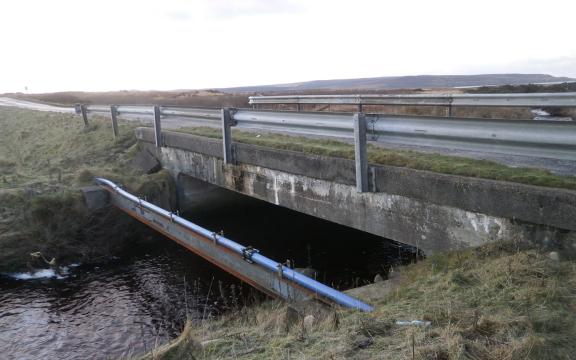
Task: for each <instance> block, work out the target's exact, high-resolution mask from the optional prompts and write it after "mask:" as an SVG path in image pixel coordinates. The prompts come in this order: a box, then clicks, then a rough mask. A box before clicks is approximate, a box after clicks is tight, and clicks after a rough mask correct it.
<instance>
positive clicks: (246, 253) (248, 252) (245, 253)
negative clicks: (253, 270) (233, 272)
mask: <svg viewBox="0 0 576 360" xmlns="http://www.w3.org/2000/svg"><path fill="white" fill-rule="evenodd" d="M259 252H260V251H259V250H257V249H254V248H253V247H252V246H246V247H245V248H244V249H242V259H244V261H246V262H247V263H250V264H253V263H254V261H252V255H254V254H256V253H259Z"/></svg>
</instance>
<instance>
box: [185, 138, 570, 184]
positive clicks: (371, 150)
mask: <svg viewBox="0 0 576 360" xmlns="http://www.w3.org/2000/svg"><path fill="white" fill-rule="evenodd" d="M178 131H182V132H186V133H190V134H194V135H200V136H205V137H210V138H221V137H222V134H221V131H220V130H219V129H213V128H207V127H197V128H186V129H179V130H178ZM233 137H234V141H236V142H239V143H245V144H253V145H259V146H265V147H271V148H275V149H284V150H290V151H299V152H305V153H308V154H315V155H323V156H332V157H339V158H346V159H354V146H353V145H351V144H347V143H344V142H341V141H336V140H319V139H310V138H306V137H298V136H287V135H281V134H269V133H265V134H258V133H251V132H242V131H237V130H234V135H233ZM368 159H369V161H370V163H373V164H381V165H390V166H398V167H407V168H411V169H417V170H427V171H433V172H437V173H442V174H452V175H459V176H468V177H476V178H483V179H491V180H500V181H511V182H517V183H522V184H528V185H537V186H546V187H557V188H565V189H572V190H576V177H573V176H559V175H555V174H553V173H551V172H549V171H547V170H540V169H534V168H513V167H509V166H506V165H501V164H497V163H495V162H491V161H486V160H474V159H467V158H463V157H457V156H444V155H437V154H427V153H420V152H415V151H404V150H389V149H384V148H380V147H376V146H372V145H369V146H368Z"/></svg>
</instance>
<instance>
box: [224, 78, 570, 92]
mask: <svg viewBox="0 0 576 360" xmlns="http://www.w3.org/2000/svg"><path fill="white" fill-rule="evenodd" d="M565 81H576V79H572V78H568V77H556V76H552V75H547V74H484V75H418V76H387V77H374V78H361V79H337V80H314V81H306V82H301V83H291V84H277V85H262V86H242V87H235V88H225V89H219V90H220V91H224V92H287V91H289V92H294V91H310V90H326V91H331V90H346V89H358V90H389V89H406V88H409V89H417V88H425V89H429V88H452V87H472V86H490V85H494V86H498V85H522V84H534V83H554V82H565Z"/></svg>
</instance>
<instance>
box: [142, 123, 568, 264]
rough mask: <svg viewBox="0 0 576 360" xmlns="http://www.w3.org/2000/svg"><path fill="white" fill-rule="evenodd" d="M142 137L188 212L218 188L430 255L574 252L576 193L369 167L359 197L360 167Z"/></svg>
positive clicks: (145, 131) (165, 134)
mask: <svg viewBox="0 0 576 360" xmlns="http://www.w3.org/2000/svg"><path fill="white" fill-rule="evenodd" d="M136 137H137V139H138V144H139V148H140V151H141V152H140V154H139V158H140V160H141V161H144V162H147V163H148V166H151V165H150V164H156V165H160V166H162V167H163V168H165V169H167V170H168V171H169V172H170V173H171V174H172V175H173V177H174V178H175V179H176V181H177V185H178V193H179V194H178V198H179V207H180V209H181V211H182V210H186V208H188V207H189V206H191V205H192V204H193V203H195V202H197V201H199V199H206V198H209V196H210V195H209V194H210V189H214V188H215V187H221V188H225V189H229V190H233V191H236V192H239V193H241V194H244V195H247V196H251V197H254V198H257V199H261V200H264V201H267V202H270V203H273V204H276V205H279V206H283V207H286V208H289V209H292V210H295V211H299V212H302V213H305V214H308V215H310V216H315V217H318V218H322V219H325V220H329V221H332V222H335V223H338V224H341V225H345V226H349V227H352V228H355V229H358V230H362V231H366V232H369V233H372V234H376V235H379V236H382V237H385V238H389V239H393V240H396V241H399V242H402V243H405V244H409V245H412V246H415V247H417V248H419V249H421V250H423V251H424V252H425V253H428V254H430V253H433V252H439V251H446V250H451V249H460V248H465V247H469V246H477V245H481V244H483V243H486V242H489V241H500V240H510V239H517V240H528V241H532V242H537V243H539V244H541V245H543V246H545V247H554V248H560V249H562V250H564V251H567V252H570V253H574V252H576V192H574V191H570V190H562V189H551V188H541V187H536V186H529V185H522V184H517V183H509V182H499V181H492V180H484V179H476V178H468V177H458V176H452V175H445V174H438V173H432V172H427V171H420V170H413V169H407V168H397V167H391V166H382V165H372V164H370V165H369V166H368V183H369V184H368V187H369V189H370V192H358V191H357V186H356V184H357V183H356V177H355V162H354V161H353V160H346V159H340V158H329V157H323V156H315V155H309V154H304V153H299V152H292V151H282V150H275V149H270V148H264V147H259V146H254V145H247V144H240V143H233V144H232V149H231V151H232V153H233V154H234V162H233V163H229V161H224V159H223V150H222V149H223V147H222V141H221V140H218V139H210V138H205V137H200V136H195V135H190V134H185V133H178V132H171V131H162V142H161V146H157V144H158V138H157V134H155V131H154V129H151V128H138V129H137V130H136ZM263 221H265V219H263ZM295 226H297V224H295Z"/></svg>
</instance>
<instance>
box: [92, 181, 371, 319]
mask: <svg viewBox="0 0 576 360" xmlns="http://www.w3.org/2000/svg"><path fill="white" fill-rule="evenodd" d="M95 180H96V182H97V183H98V184H99V185H100V186H104V187H108V188H110V189H112V190H113V191H114V192H115V193H116V194H117V195H120V196H122V197H124V198H126V199H128V200H130V201H132V202H134V203H137V204H139V205H140V206H142V207H144V208H146V209H148V210H150V211H152V212H154V213H156V214H159V215H162V216H164V217H166V218H168V219H171V220H172V221H173V222H175V223H177V224H179V225H181V226H183V227H185V228H187V229H189V230H191V231H193V232H195V233H196V234H199V235H201V236H203V237H206V238H209V239H214V240H215V241H216V242H217V243H218V244H219V245H221V246H223V247H225V248H227V249H230V250H232V251H233V252H235V253H237V254H238V255H240V256H244V255H245V251H246V250H247V249H248V248H247V247H245V246H243V245H240V244H238V243H237V242H235V241H232V240H230V239H228V238H226V237H224V236H222V235H219V234H216V233H214V232H212V231H210V230H207V229H204V228H203V227H201V226H198V225H196V224H194V223H192V222H190V221H188V220H186V219H184V218H181V217H180V216H177V215H175V214H173V213H171V212H169V211H166V210H164V209H162V208H161V207H158V206H156V205H154V204H151V203H149V202H147V201H145V200H142V199H140V198H138V197H137V196H134V195H132V194H130V193H129V192H127V191H125V190H122V189H121V188H120V187H119V186H118V185H116V184H115V183H113V182H112V181H110V180H107V179H103V178H96V179H95ZM249 260H251V261H252V262H253V263H254V264H256V265H259V266H262V267H263V268H265V269H267V270H269V271H271V272H273V273H275V274H280V275H281V276H282V277H283V278H284V279H285V280H288V281H292V282H294V283H296V284H298V285H300V286H302V287H304V288H306V289H308V290H310V291H312V292H314V293H316V294H318V295H321V296H322V297H325V298H328V299H330V300H332V301H333V302H335V303H337V304H340V305H342V306H344V307H347V308H352V309H358V310H362V311H366V312H370V311H372V310H374V308H373V307H372V306H370V305H368V304H366V303H364V302H362V301H360V300H358V299H355V298H353V297H351V296H348V295H346V294H344V293H342V292H340V291H338V290H335V289H333V288H331V287H329V286H326V285H324V284H322V283H320V282H318V281H316V280H314V279H311V278H309V277H307V276H305V275H303V274H300V273H299V272H297V271H294V270H292V269H290V268H288V267H286V266H284V265H282V264H280V263H278V262H276V261H274V260H271V259H269V258H267V257H265V256H264V255H261V254H259V253H258V252H254V253H252V254H251V255H250V259H249Z"/></svg>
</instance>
